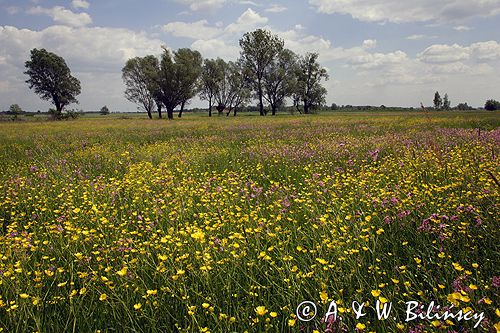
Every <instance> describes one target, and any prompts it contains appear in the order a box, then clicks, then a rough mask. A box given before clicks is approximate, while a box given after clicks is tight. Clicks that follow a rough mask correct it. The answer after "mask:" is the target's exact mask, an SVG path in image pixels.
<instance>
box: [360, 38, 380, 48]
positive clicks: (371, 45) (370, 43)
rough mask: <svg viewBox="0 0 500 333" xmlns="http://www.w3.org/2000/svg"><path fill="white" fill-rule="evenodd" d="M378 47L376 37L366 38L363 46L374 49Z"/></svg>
mask: <svg viewBox="0 0 500 333" xmlns="http://www.w3.org/2000/svg"><path fill="white" fill-rule="evenodd" d="M375 47H377V40H375V39H366V40H364V41H363V48H364V49H367V50H368V49H373V48H375Z"/></svg>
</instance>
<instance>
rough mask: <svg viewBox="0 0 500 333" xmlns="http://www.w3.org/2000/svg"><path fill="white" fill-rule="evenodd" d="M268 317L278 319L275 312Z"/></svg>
mask: <svg viewBox="0 0 500 333" xmlns="http://www.w3.org/2000/svg"><path fill="white" fill-rule="evenodd" d="M269 315H270V316H271V317H272V318H276V317H278V314H277V313H276V312H271V313H270V314H269Z"/></svg>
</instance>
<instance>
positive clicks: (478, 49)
mask: <svg viewBox="0 0 500 333" xmlns="http://www.w3.org/2000/svg"><path fill="white" fill-rule="evenodd" d="M418 58H419V59H420V60H421V61H423V62H425V63H452V62H457V61H464V60H469V59H473V60H475V61H478V62H487V61H495V60H499V59H500V44H499V43H498V42H497V41H487V42H478V43H473V44H471V45H470V46H461V45H458V44H453V45H446V44H435V45H431V46H429V47H428V48H426V49H425V50H424V51H423V52H421V53H419V54H418Z"/></svg>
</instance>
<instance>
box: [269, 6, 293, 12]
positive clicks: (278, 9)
mask: <svg viewBox="0 0 500 333" xmlns="http://www.w3.org/2000/svg"><path fill="white" fill-rule="evenodd" d="M287 9H288V8H286V7H285V6H282V5H277V4H272V5H271V6H270V7H269V8H267V9H266V12H269V13H282V12H284V11H286V10H287Z"/></svg>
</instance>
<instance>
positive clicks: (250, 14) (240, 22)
mask: <svg viewBox="0 0 500 333" xmlns="http://www.w3.org/2000/svg"><path fill="white" fill-rule="evenodd" d="M268 21H269V19H268V18H267V17H264V16H261V15H260V14H259V13H257V12H255V11H254V10H253V9H251V8H248V9H247V10H246V11H245V12H244V13H243V14H241V16H240V17H238V19H237V20H236V22H235V23H232V24H230V25H228V26H227V27H226V31H227V32H229V33H241V32H246V31H251V30H253V29H255V28H256V27H259V26H262V25H264V24H266V23H267V22H268Z"/></svg>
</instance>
